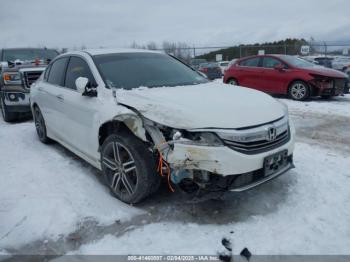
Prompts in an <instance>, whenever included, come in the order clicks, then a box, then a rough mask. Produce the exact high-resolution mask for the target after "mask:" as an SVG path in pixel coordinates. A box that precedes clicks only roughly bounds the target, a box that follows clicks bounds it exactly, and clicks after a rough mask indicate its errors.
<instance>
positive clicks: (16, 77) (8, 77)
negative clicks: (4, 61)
mask: <svg viewBox="0 0 350 262" xmlns="http://www.w3.org/2000/svg"><path fill="white" fill-rule="evenodd" d="M3 79H4V83H5V84H12V83H19V82H21V76H20V74H19V73H18V72H14V73H4V74H3Z"/></svg>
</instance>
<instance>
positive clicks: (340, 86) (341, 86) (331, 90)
mask: <svg viewBox="0 0 350 262" xmlns="http://www.w3.org/2000/svg"><path fill="white" fill-rule="evenodd" d="M309 84H310V85H311V86H312V87H314V88H313V90H312V91H313V92H312V95H313V96H338V95H343V94H347V93H348V92H349V86H348V81H347V79H337V78H335V79H325V80H319V79H313V80H311V81H309Z"/></svg>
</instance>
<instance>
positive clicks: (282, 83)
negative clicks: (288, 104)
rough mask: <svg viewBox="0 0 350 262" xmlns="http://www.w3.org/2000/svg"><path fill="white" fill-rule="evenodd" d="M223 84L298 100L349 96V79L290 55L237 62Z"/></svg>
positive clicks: (226, 73) (269, 56)
mask: <svg viewBox="0 0 350 262" xmlns="http://www.w3.org/2000/svg"><path fill="white" fill-rule="evenodd" d="M224 83H227V84H232V85H240V86H245V87H249V88H254V89H257V90H260V91H263V92H267V93H271V94H286V95H289V96H290V97H291V98H292V99H295V100H305V99H307V98H308V97H310V96H321V97H323V98H330V97H331V96H334V95H339V94H342V93H346V92H347V89H348V87H347V75H345V74H343V73H342V72H339V71H336V70H333V69H329V68H325V67H321V66H317V65H314V64H312V63H310V62H307V61H305V60H303V59H301V58H297V57H294V56H289V55H259V56H250V57H245V58H241V59H239V60H237V61H236V62H235V63H234V64H233V65H232V66H231V67H230V68H229V69H227V70H226V72H225V76H224Z"/></svg>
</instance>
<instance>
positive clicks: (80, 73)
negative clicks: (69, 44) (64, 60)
mask: <svg viewBox="0 0 350 262" xmlns="http://www.w3.org/2000/svg"><path fill="white" fill-rule="evenodd" d="M78 77H86V78H88V79H89V83H90V85H91V86H96V82H95V79H94V77H93V76H92V73H91V70H90V68H89V66H88V64H87V63H86V62H85V61H84V60H83V59H82V58H79V57H75V56H72V57H71V58H70V60H69V64H68V68H67V73H66V82H65V86H66V87H67V88H70V89H76V86H75V80H77V78H78Z"/></svg>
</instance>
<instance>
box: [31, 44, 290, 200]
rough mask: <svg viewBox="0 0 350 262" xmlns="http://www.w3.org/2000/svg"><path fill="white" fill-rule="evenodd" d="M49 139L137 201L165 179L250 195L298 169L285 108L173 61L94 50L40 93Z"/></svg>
mask: <svg viewBox="0 0 350 262" xmlns="http://www.w3.org/2000/svg"><path fill="white" fill-rule="evenodd" d="M30 101H31V109H32V111H33V115H34V122H35V127H36V130H37V134H38V137H39V139H40V140H41V141H42V142H43V143H48V142H50V141H52V140H55V141H57V142H59V143H60V144H62V145H63V146H65V147H66V148H68V149H69V150H70V151H72V152H73V153H75V154H76V155H78V156H79V157H81V158H83V159H84V160H86V161H87V162H89V163H90V164H91V165H93V166H95V167H96V168H98V169H100V170H101V171H102V174H103V176H104V178H105V181H106V184H107V185H108V186H109V188H110V189H111V191H112V192H113V194H114V195H115V196H116V197H117V198H119V199H120V200H122V201H124V202H126V203H137V202H139V201H141V200H142V199H144V198H145V197H147V196H149V195H150V194H151V193H153V192H155V191H157V189H158V187H159V184H160V177H161V176H163V177H165V178H167V180H168V186H169V188H170V189H171V190H174V188H175V186H176V187H177V188H179V189H181V190H184V191H185V192H187V193H191V194H195V195H196V196H200V195H206V194H207V193H218V192H220V193H223V192H227V191H236V192H239V191H243V190H247V189H250V188H252V187H255V186H257V185H259V184H262V183H264V182H267V181H269V180H271V179H273V178H276V177H277V176H279V175H281V174H283V173H285V172H286V171H288V170H289V169H290V168H292V167H293V157H292V156H293V149H294V137H295V131H294V127H293V125H292V123H291V121H290V120H289V117H288V111H287V109H286V107H285V106H284V105H282V104H281V103H279V102H278V101H276V100H275V99H274V98H272V97H271V96H269V95H267V94H264V93H262V92H259V91H255V90H252V89H248V88H243V87H238V86H231V85H226V84H222V83H217V82H209V81H208V80H207V79H205V78H204V77H203V76H202V75H200V74H199V73H198V72H196V71H195V70H193V69H192V68H191V67H189V66H187V65H185V64H183V63H182V62H181V61H179V60H177V59H175V58H173V57H171V56H168V55H166V54H163V53H159V52H153V51H145V50H135V49H131V50H123V49H122V50H85V51H81V52H69V53H65V54H62V55H60V56H58V57H57V58H55V59H54V60H53V61H52V62H51V63H50V65H49V66H48V67H47V69H46V70H45V73H44V74H43V75H42V76H41V77H40V78H39V80H38V81H37V82H36V83H35V84H34V85H33V86H32V88H31V99H30Z"/></svg>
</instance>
